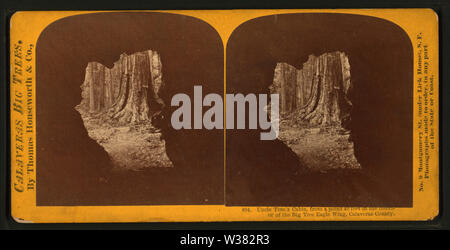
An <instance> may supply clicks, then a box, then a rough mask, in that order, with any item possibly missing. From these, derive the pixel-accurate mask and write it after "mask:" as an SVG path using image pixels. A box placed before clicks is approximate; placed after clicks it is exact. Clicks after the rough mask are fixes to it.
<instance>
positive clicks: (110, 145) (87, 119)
mask: <svg viewBox="0 0 450 250" xmlns="http://www.w3.org/2000/svg"><path fill="white" fill-rule="evenodd" d="M82 117H83V121H84V125H85V127H86V130H87V131H88V134H89V136H90V137H91V138H92V139H94V140H95V141H97V143H99V144H100V145H101V146H102V147H103V148H104V149H105V151H106V152H107V153H108V154H109V156H110V157H111V160H112V162H113V165H114V169H113V170H118V171H120V170H134V171H140V170H143V169H146V168H153V167H173V164H172V162H171V161H170V160H169V158H168V157H167V155H166V149H165V142H164V140H161V139H160V138H161V133H160V132H159V131H158V130H157V129H156V128H154V127H153V126H152V125H151V124H150V123H148V124H136V125H130V126H111V125H110V124H108V123H107V122H104V121H103V119H102V117H100V116H95V115H86V114H84V115H82Z"/></svg>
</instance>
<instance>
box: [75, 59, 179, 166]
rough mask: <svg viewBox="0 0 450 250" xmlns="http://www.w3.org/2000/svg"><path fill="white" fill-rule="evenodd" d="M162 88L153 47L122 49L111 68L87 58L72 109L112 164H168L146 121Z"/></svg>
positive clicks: (158, 108) (158, 104)
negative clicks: (78, 99)
mask: <svg viewBox="0 0 450 250" xmlns="http://www.w3.org/2000/svg"><path fill="white" fill-rule="evenodd" d="M163 87H164V84H163V79H162V63H161V58H160V56H159V54H158V53H157V52H156V51H151V50H148V51H143V52H137V53H134V54H132V55H126V54H122V55H120V58H119V60H118V61H117V62H115V63H114V66H113V67H112V68H108V67H105V66H104V65H102V64H100V63H97V62H89V63H88V65H87V67H86V74H85V80H84V83H83V84H82V85H81V89H82V93H81V96H82V100H81V103H80V104H79V105H78V106H77V107H76V109H77V110H78V111H79V112H80V114H81V116H82V118H83V121H84V124H85V127H86V129H87V130H88V133H89V136H91V137H92V138H93V139H95V140H96V141H97V142H98V143H99V144H101V145H102V146H103V147H104V148H105V150H106V151H107V152H108V153H109V155H110V156H111V158H112V160H113V162H114V163H115V165H117V166H120V167H124V168H129V169H141V168H144V167H147V166H152V167H161V166H162V167H167V166H172V163H171V162H170V160H169V159H168V157H167V155H166V153H165V144H164V141H162V140H161V139H160V135H161V134H160V133H159V132H158V131H157V129H156V128H155V127H154V126H153V125H152V124H151V117H152V115H153V114H154V113H155V112H159V111H161V109H162V107H163V106H164V102H163V101H162V99H161V98H160V92H161V90H162V89H163Z"/></svg>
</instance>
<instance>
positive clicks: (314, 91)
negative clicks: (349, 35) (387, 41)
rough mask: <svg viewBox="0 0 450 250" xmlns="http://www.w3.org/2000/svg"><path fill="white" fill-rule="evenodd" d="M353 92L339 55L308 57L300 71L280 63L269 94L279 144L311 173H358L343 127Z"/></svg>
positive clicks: (345, 62)
mask: <svg viewBox="0 0 450 250" xmlns="http://www.w3.org/2000/svg"><path fill="white" fill-rule="evenodd" d="M351 87H352V82H351V76H350V64H349V60H348V57H347V56H346V55H345V54H344V53H342V52H332V53H325V54H323V55H320V56H318V57H316V56H314V55H310V56H309V58H308V60H307V61H306V62H305V63H304V64H303V68H302V69H296V68H295V67H294V66H291V65H289V64H287V63H278V64H277V65H276V68H275V71H274V80H273V84H272V85H271V86H270V87H269V89H270V92H271V94H279V100H280V107H279V110H280V136H279V137H280V139H281V140H282V141H284V142H285V143H286V144H287V145H288V146H289V147H290V148H291V149H292V150H293V151H294V152H295V153H296V154H297V155H298V156H299V157H300V158H301V160H303V161H304V162H305V164H306V165H308V166H309V167H311V168H316V169H320V170H326V169H330V168H359V167H360V165H359V163H358V162H357V160H356V157H355V156H354V149H353V142H351V141H350V138H349V137H350V131H348V129H347V123H348V122H349V121H350V120H351V117H350V115H351V113H350V112H351V108H352V103H351V101H350V100H349V97H348V96H349V92H350V90H351Z"/></svg>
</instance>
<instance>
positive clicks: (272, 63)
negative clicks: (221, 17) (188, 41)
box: [225, 13, 413, 207]
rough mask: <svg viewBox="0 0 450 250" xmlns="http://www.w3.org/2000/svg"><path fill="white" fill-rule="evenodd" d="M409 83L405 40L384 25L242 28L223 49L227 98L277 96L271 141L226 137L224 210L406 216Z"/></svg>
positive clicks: (279, 21)
mask: <svg viewBox="0 0 450 250" xmlns="http://www.w3.org/2000/svg"><path fill="white" fill-rule="evenodd" d="M412 82H413V47H412V43H411V40H410V39H409V37H408V35H407V33H406V32H405V31H404V30H403V29H402V28H400V27H399V26H398V25H396V24H394V23H392V22H390V21H387V20H384V19H380V18H375V17H369V16H363V15H353V14H334V13H297V14H279V15H270V16H263V17H259V18H255V19H252V20H249V21H247V22H244V23H243V24H241V25H240V26H239V27H237V28H236V29H235V30H234V31H233V33H232V34H231V36H230V38H229V40H228V42H227V44H226V92H227V94H228V93H242V94H243V95H247V94H252V93H255V94H266V95H268V96H271V95H272V96H273V94H277V95H278V101H279V106H278V109H279V110H278V111H279V112H278V113H279V116H278V117H277V118H275V119H277V123H278V124H279V129H278V131H279V133H278V136H277V139H275V140H261V138H260V133H261V132H262V130H255V129H253V130H252V129H228V130H226V167H225V172H226V175H225V176H226V187H225V188H226V191H225V200H226V201H225V204H226V205H227V206H331V207H332V206H338V207H342V206H347V207H350V206H364V207H369V206H374V207H375V206H376V207H412V193H413V190H412V187H413V169H412V166H413V153H412V149H413V146H412V145H413V144H412V143H413V141H412V133H413V132H412V131H413V126H412V125H413V84H412ZM249 106H250V105H249V104H248V105H247V106H246V109H247V110H246V114H249V112H250V107H249ZM228 107H229V106H228V105H227V108H228ZM270 108H271V107H270V105H268V106H267V107H266V110H270ZM268 113H270V112H268ZM235 116H237V115H236V114H235ZM232 118H236V117H232ZM227 119H230V117H227ZM246 119H248V120H247V121H246V122H248V123H250V120H249V119H250V118H248V115H247V118H246ZM259 119H261V117H259ZM271 119H274V118H271ZM234 120H236V119H234ZM272 122H273V121H272ZM227 126H228V125H227Z"/></svg>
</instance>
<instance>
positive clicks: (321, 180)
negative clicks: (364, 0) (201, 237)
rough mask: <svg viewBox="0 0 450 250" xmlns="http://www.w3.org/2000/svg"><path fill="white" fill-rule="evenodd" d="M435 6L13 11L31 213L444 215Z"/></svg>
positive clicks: (14, 81) (201, 217)
mask: <svg viewBox="0 0 450 250" xmlns="http://www.w3.org/2000/svg"><path fill="white" fill-rule="evenodd" d="M438 31H439V29H438V19H437V16H436V13H435V12H434V11H433V10H431V9H328V10H326V9H317V10H313V9H311V10H306V9H305V10H302V9H286V10H282V9H265V10H258V9H255V10H250V9H248V10H201V11H200V10H139V11H64V12H60V11H48V12H47V11H23V12H17V13H15V14H14V15H13V16H12V17H11V38H10V41H9V43H10V45H11V48H10V49H11V51H10V57H11V58H10V60H11V62H10V66H11V83H10V87H11V92H10V96H11V100H10V101H11V106H10V112H11V124H10V127H11V182H10V183H11V216H12V218H13V219H14V220H15V221H18V222H27V223H28V222H43V223H47V222H49V223H58V222H61V223H64V222H85V223H90V222H194V221H195V222H220V221H227V222H228V221H342V220H349V221H364V220H377V221H394V220H431V219H433V218H435V217H436V216H437V215H438V214H439V202H440V200H439V198H440V197H439V184H440V183H439V149H440V148H439V138H440V137H439V136H440V134H439V123H438V121H440V120H439V118H440V117H439V105H440V103H439V54H438V52H439V44H438V33H439V32H438Z"/></svg>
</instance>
